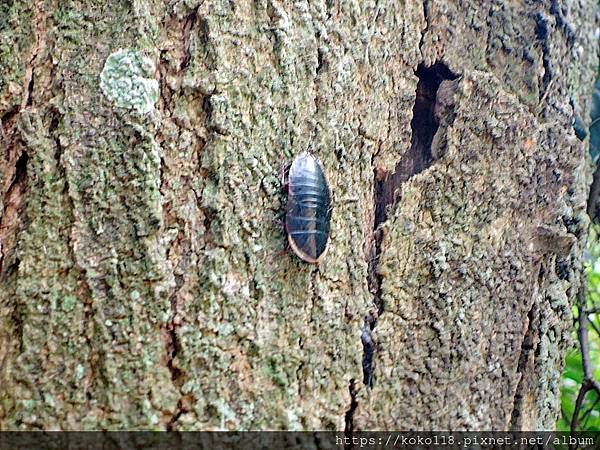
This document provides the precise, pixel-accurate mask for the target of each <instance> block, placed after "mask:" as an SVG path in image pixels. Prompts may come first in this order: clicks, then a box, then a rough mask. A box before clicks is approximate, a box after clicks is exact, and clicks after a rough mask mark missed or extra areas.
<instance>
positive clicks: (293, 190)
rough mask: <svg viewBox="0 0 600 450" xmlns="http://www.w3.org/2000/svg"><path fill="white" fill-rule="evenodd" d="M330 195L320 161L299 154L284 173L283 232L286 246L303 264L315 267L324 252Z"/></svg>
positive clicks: (327, 231)
mask: <svg viewBox="0 0 600 450" xmlns="http://www.w3.org/2000/svg"><path fill="white" fill-rule="evenodd" d="M330 220H331V192H330V190H329V184H328V183H327V178H326V177H325V171H324V170H323V166H322V165H321V162H320V161H319V160H318V159H317V158H315V157H314V156H313V155H311V154H310V153H308V152H303V153H300V154H299V155H298V156H296V158H295V159H294V161H293V162H292V165H291V167H290V170H289V172H288V201H287V207H286V214H285V230H286V232H287V236H288V242H289V244H290V247H291V248H292V250H293V251H294V253H295V254H296V255H298V257H299V258H300V259H302V260H303V261H306V262H308V263H312V264H317V263H319V261H320V260H321V259H322V258H323V256H325V253H326V252H327V244H328V241H329V222H330Z"/></svg>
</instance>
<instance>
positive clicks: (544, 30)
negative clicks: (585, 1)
mask: <svg viewBox="0 0 600 450" xmlns="http://www.w3.org/2000/svg"><path fill="white" fill-rule="evenodd" d="M534 20H535V37H536V39H537V40H538V41H539V43H540V47H541V49H542V65H543V67H544V75H543V77H542V86H541V89H540V92H539V98H540V102H541V101H542V99H544V97H545V96H546V91H547V90H548V87H549V86H550V81H551V80H552V78H553V76H554V73H553V71H552V61H551V55H550V35H551V33H552V30H551V26H550V20H549V19H548V17H547V16H546V15H545V14H543V13H541V12H538V13H537V14H536V15H535V17H534ZM541 106H543V105H541Z"/></svg>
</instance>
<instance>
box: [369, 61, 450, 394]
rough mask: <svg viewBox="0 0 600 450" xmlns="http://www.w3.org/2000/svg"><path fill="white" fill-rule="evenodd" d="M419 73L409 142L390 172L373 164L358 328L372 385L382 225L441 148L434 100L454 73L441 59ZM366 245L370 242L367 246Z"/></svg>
mask: <svg viewBox="0 0 600 450" xmlns="http://www.w3.org/2000/svg"><path fill="white" fill-rule="evenodd" d="M416 75H417V77H418V82H417V90H416V97H415V103H414V106H413V118H412V121H411V130H412V137H411V145H410V149H409V150H408V152H406V153H405V154H404V155H403V156H402V157H401V158H400V160H399V161H398V163H397V164H396V166H395V167H394V171H393V172H389V171H385V170H381V169H377V168H375V171H374V172H375V173H374V176H375V179H374V188H373V204H374V214H375V217H374V221H373V231H372V233H371V235H370V236H369V237H368V239H370V240H371V243H370V249H371V250H370V253H369V260H368V280H367V281H368V285H369V291H370V292H371V294H372V295H373V298H374V303H375V306H376V307H377V311H376V312H370V313H369V314H368V315H367V317H365V320H364V324H363V326H362V329H361V342H362V345H363V382H364V384H365V385H367V386H369V387H372V386H373V382H374V378H373V369H374V355H375V351H376V348H377V343H376V342H375V341H374V340H373V338H372V335H371V332H372V330H373V329H374V328H375V326H376V325H377V320H378V318H379V317H380V316H381V314H382V313H383V312H384V309H385V305H384V302H383V298H382V294H381V283H382V279H381V275H380V274H379V272H378V269H379V267H378V266H379V257H380V255H381V245H382V240H383V227H382V225H383V224H384V223H385V222H386V221H387V219H388V214H389V213H390V211H391V210H393V208H394V205H395V204H396V203H397V202H398V200H399V198H398V191H399V189H400V188H401V186H402V185H403V184H404V183H405V182H407V181H408V180H410V179H411V178H412V177H413V176H414V175H417V174H419V173H421V172H422V171H424V170H425V169H427V168H428V167H429V166H431V164H432V163H433V162H434V160H435V159H437V158H438V157H440V156H441V152H436V153H435V154H432V150H431V148H432V142H433V140H434V136H435V135H436V133H437V131H438V128H439V126H440V118H439V117H437V115H436V110H435V107H436V100H437V94H438V89H439V87H440V85H441V84H442V82H443V81H446V80H455V79H456V78H458V75H456V74H454V73H453V72H452V71H451V70H450V69H449V68H448V66H447V65H446V64H444V63H443V62H436V63H435V64H433V65H432V66H429V67H427V66H425V65H424V64H420V65H419V66H418V68H417V70H416ZM367 247H368V248H369V246H367Z"/></svg>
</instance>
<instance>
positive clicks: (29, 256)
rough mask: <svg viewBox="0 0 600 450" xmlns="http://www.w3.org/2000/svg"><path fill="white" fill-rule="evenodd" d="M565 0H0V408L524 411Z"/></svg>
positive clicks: (53, 421)
mask: <svg viewBox="0 0 600 450" xmlns="http://www.w3.org/2000/svg"><path fill="white" fill-rule="evenodd" d="M595 7H596V6H595V2H594V1H592V0H587V1H583V2H580V3H578V4H577V5H574V4H571V3H568V4H567V3H566V2H565V3H564V4H563V3H561V2H559V1H553V0H549V1H545V2H535V4H533V3H527V2H523V3H520V2H517V3H514V4H511V5H510V6H503V5H501V4H497V3H493V2H490V3H483V4H478V5H475V4H473V5H472V6H468V5H466V4H465V3H464V2H463V3H461V2H452V1H448V0H445V1H442V0H426V1H425V2H424V3H421V2H418V3H417V2H397V1H391V0H390V1H379V2H362V1H354V2H352V1H350V2H334V1H325V0H323V1H317V2H306V1H297V2H278V1H270V0H267V1H258V2H250V1H235V2H230V1H218V0H212V1H208V0H207V1H204V2H200V1H198V2H194V1H175V2H162V1H159V0H136V1H133V2H106V1H98V0H96V1H94V2H91V1H89V2H88V1H86V0H71V1H64V2H63V1H61V2H53V1H47V2H43V1H36V2H25V1H23V0H13V1H10V2H8V3H5V4H3V5H1V6H0V17H1V18H0V42H1V43H2V44H0V56H1V59H0V61H1V62H0V118H1V121H2V122H1V131H2V134H1V135H0V139H1V141H0V142H1V144H2V151H3V153H2V155H3V157H2V158H1V159H0V202H1V203H0V214H1V216H0V429H82V428H83V429H121V428H129V429H149V428H150V429H181V430H185V429H222V428H223V429H239V428H241V429H338V430H342V429H345V430H346V431H348V432H351V431H352V430H358V429H373V428H394V429H409V428H419V429H428V428H436V429H463V428H468V429H479V428H487V429H505V428H516V429H539V428H551V427H552V426H553V422H554V417H555V415H556V413H557V402H558V387H559V386H558V379H559V374H560V370H561V366H562V356H563V353H564V350H565V348H566V346H567V345H568V344H569V330H570V327H571V320H570V319H571V317H570V314H571V313H570V306H571V301H572V298H573V296H574V294H575V292H576V291H577V287H578V284H579V275H578V274H579V270H580V266H581V252H582V246H583V244H584V241H585V235H586V228H587V223H588V219H587V216H586V215H585V212H584V208H585V197H586V191H587V184H588V178H589V177H588V175H589V170H588V166H587V160H586V153H585V143H581V142H579V141H578V140H576V138H575V136H574V134H573V132H572V127H571V123H572V120H573V115H574V112H578V113H579V114H581V115H582V116H585V114H586V112H587V110H588V105H587V100H586V99H587V96H588V93H589V90H590V88H591V86H592V81H593V77H594V73H595V72H594V68H595V67H596V65H597V57H596V51H595V38H594V30H595V27H596V24H595V23H593V21H592V20H591V19H590V18H592V17H595ZM5 18H6V19H5ZM111 55H112V56H111ZM567 62H568V63H567ZM101 74H104V75H103V76H101ZM153 80H157V81H158V98H156V97H155V87H156V84H155V83H154V82H153ZM101 84H102V86H101ZM307 148H309V149H311V151H312V152H313V153H314V154H315V155H317V156H318V157H319V158H320V159H321V161H322V162H323V165H324V167H325V170H326V172H327V176H328V178H329V182H330V185H331V188H332V193H333V201H334V211H333V217H332V232H331V242H330V248H329V251H328V254H327V257H326V259H325V261H324V262H323V263H322V264H320V265H319V266H313V265H307V264H304V263H302V262H300V261H299V260H298V259H297V258H295V257H294V256H293V255H291V254H286V255H283V256H281V255H279V253H280V251H281V249H282V248H284V246H285V242H286V237H285V235H284V233H283V232H282V230H281V228H280V226H279V225H278V224H277V219H278V218H280V217H281V214H282V211H283V205H284V201H285V196H284V194H283V193H282V192H281V189H280V187H281V186H280V184H279V180H278V169H279V165H280V162H281V158H282V156H283V157H284V159H286V160H291V158H292V157H293V156H294V155H296V154H297V153H299V152H300V151H303V150H306V149H307Z"/></svg>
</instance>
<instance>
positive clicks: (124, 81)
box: [100, 49, 158, 114]
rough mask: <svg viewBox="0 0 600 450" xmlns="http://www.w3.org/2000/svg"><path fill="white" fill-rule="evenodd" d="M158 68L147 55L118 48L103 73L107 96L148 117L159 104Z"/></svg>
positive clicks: (102, 82) (120, 104) (101, 78)
mask: <svg viewBox="0 0 600 450" xmlns="http://www.w3.org/2000/svg"><path fill="white" fill-rule="evenodd" d="M155 70H156V67H155V65H154V63H153V62H152V60H151V59H150V58H149V57H148V56H146V55H144V53H142V52H140V51H136V50H131V49H126V50H123V49H119V50H117V51H116V52H114V53H112V54H111V55H109V57H108V58H107V59H106V62H105V63H104V69H102V73H101V74H100V88H101V89H102V92H104V95H106V96H107V97H108V98H109V99H110V100H111V101H113V102H115V103H116V105H117V106H119V107H121V108H129V109H135V110H136V111H137V112H139V113H140V114H146V113H148V112H150V111H152V110H153V109H154V104H155V103H156V102H157V101H158V81H157V80H155V79H154V72H155Z"/></svg>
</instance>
